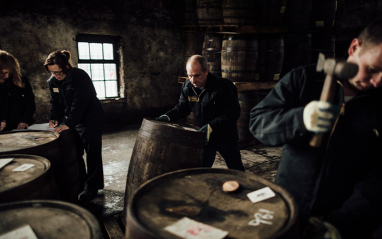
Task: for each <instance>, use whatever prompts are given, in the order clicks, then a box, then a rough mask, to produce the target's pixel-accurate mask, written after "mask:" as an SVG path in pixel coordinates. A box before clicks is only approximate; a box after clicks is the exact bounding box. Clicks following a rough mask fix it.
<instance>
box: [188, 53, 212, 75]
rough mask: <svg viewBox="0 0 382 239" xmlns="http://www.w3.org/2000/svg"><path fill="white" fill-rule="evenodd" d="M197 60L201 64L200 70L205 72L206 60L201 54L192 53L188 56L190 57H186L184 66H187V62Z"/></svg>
mask: <svg viewBox="0 0 382 239" xmlns="http://www.w3.org/2000/svg"><path fill="white" fill-rule="evenodd" d="M196 61H197V62H199V63H200V65H201V66H202V69H201V70H202V72H206V71H207V69H208V67H207V61H206V59H205V58H204V57H203V56H201V55H193V56H190V58H188V60H187V63H186V67H187V66H188V64H192V63H194V62H196Z"/></svg>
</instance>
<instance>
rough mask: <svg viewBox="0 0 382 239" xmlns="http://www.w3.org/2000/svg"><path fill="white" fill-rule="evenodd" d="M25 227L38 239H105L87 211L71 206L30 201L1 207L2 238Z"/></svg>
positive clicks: (52, 201) (62, 203) (44, 201)
mask: <svg viewBox="0 0 382 239" xmlns="http://www.w3.org/2000/svg"><path fill="white" fill-rule="evenodd" d="M25 225H29V226H30V228H31V229H32V230H33V232H34V234H35V235H36V236H37V238H39V239H48V238H49V239H50V238H55V239H68V238H71V239H76V238H77V239H101V238H102V235H101V229H100V226H99V223H98V221H97V219H96V218H95V217H94V216H93V215H92V214H91V213H90V212H89V211H87V210H86V209H84V208H82V207H79V206H77V205H75V204H72V203H67V202H62V201H54V200H30V201H19V202H14V203H5V204H1V205H0V234H5V233H9V232H11V231H14V230H16V229H18V228H20V227H22V226H25ZM20 238H21V237H20ZM25 238H26V237H25ZM28 238H32V237H28Z"/></svg>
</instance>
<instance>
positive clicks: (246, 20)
mask: <svg viewBox="0 0 382 239" xmlns="http://www.w3.org/2000/svg"><path fill="white" fill-rule="evenodd" d="M255 9H256V7H255V1H253V0H223V3H222V10H223V22H224V24H225V25H251V24H255V23H256V14H255Z"/></svg>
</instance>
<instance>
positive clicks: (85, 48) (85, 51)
mask: <svg viewBox="0 0 382 239" xmlns="http://www.w3.org/2000/svg"><path fill="white" fill-rule="evenodd" d="M78 58H79V59H89V44H88V43H87V42H79V43H78Z"/></svg>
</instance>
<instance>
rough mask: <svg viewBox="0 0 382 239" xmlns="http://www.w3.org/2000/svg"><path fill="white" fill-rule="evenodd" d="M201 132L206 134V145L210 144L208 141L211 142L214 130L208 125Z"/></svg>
mask: <svg viewBox="0 0 382 239" xmlns="http://www.w3.org/2000/svg"><path fill="white" fill-rule="evenodd" d="M198 131H199V132H204V133H205V134H206V140H205V145H207V144H208V141H210V135H211V133H212V128H211V126H210V125H209V124H206V125H204V126H203V127H201V128H200V129H199V130H198Z"/></svg>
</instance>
